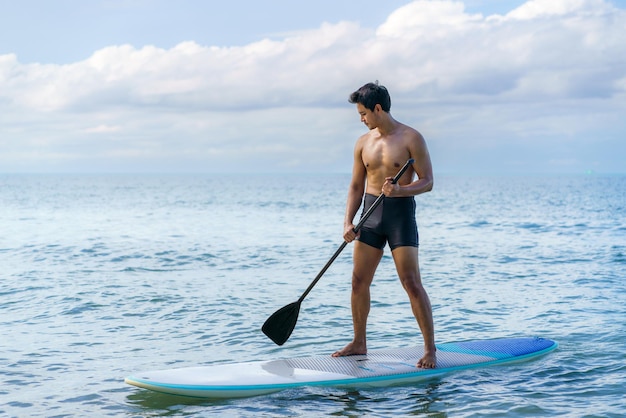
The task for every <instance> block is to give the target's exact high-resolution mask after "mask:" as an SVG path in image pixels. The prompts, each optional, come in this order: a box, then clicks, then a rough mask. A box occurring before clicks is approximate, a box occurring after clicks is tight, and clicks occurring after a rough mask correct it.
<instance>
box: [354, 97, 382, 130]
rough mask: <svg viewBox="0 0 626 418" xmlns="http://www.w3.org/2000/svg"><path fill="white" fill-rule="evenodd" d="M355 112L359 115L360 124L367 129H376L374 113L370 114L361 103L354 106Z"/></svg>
mask: <svg viewBox="0 0 626 418" xmlns="http://www.w3.org/2000/svg"><path fill="white" fill-rule="evenodd" d="M356 110H357V112H359V115H361V122H363V123H364V124H365V126H367V127H368V128H369V129H374V128H376V126H377V124H376V113H375V112H372V111H371V110H369V109H368V108H366V107H365V106H363V105H362V104H361V103H357V104H356ZM374 110H376V108H374Z"/></svg>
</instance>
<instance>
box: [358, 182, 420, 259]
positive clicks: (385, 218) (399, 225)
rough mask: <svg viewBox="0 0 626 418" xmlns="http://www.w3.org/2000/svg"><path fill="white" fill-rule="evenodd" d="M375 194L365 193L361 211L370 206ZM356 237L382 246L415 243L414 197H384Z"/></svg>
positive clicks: (381, 247) (416, 241) (396, 246)
mask: <svg viewBox="0 0 626 418" xmlns="http://www.w3.org/2000/svg"><path fill="white" fill-rule="evenodd" d="M376 198H377V196H374V195H371V194H366V195H365V199H364V200H363V213H362V214H361V217H363V214H365V212H367V210H368V209H369V208H370V206H372V204H373V203H374V201H375V200H376ZM359 241H361V242H363V243H365V244H367V245H371V246H372V247H376V248H379V249H383V248H384V247H385V243H387V242H389V247H390V248H391V250H394V249H396V248H398V247H407V246H408V247H417V246H418V245H419V234H418V232H417V222H416V221H415V199H414V198H413V197H412V196H411V197H385V198H384V199H383V201H382V202H381V204H380V205H378V207H377V208H376V209H374V212H373V213H372V214H371V215H370V217H369V218H367V220H366V221H365V223H364V224H363V226H362V227H361V235H360V237H359Z"/></svg>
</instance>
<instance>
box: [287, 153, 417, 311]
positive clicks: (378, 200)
mask: <svg viewBox="0 0 626 418" xmlns="http://www.w3.org/2000/svg"><path fill="white" fill-rule="evenodd" d="M414 162H415V160H414V159H413V158H409V159H408V160H407V162H406V163H405V164H404V165H403V166H402V168H401V169H400V171H398V174H396V175H395V177H394V178H393V180H391V183H392V184H396V183H397V182H398V180H400V177H402V175H403V174H404V172H405V171H406V170H407V169H408V168H409V167H410V166H411V164H413V163H414ZM384 199H385V194H384V193H381V194H380V196H378V197H377V198H376V200H375V201H374V203H372V206H370V207H369V209H368V210H367V212H365V213H364V214H363V216H362V217H361V220H360V221H359V223H358V224H356V226H355V227H354V228H353V231H354V232H359V229H361V227H362V226H363V224H365V221H367V218H369V217H370V215H371V214H372V213H373V212H374V210H376V208H377V207H378V206H379V205H380V204H381V202H382V201H383V200H384ZM347 245H348V243H347V242H346V241H344V242H342V243H341V245H340V246H339V248H338V249H337V251H335V254H333V256H332V257H331V258H330V260H328V262H327V263H326V265H325V266H324V267H323V268H322V270H320V272H319V273H318V274H317V276H316V277H315V279H314V280H313V281H312V282H311V284H310V285H309V287H307V289H306V290H305V291H304V293H303V294H302V296H300V299H298V303H302V301H303V300H304V298H306V297H307V295H308V294H309V292H310V291H311V290H312V289H313V287H314V286H315V285H316V284H317V282H319V280H320V279H321V278H322V276H323V275H324V273H326V270H328V268H329V267H330V265H331V264H333V262H334V261H335V260H336V259H337V257H339V254H341V252H342V251H343V249H344V248H346V246H347Z"/></svg>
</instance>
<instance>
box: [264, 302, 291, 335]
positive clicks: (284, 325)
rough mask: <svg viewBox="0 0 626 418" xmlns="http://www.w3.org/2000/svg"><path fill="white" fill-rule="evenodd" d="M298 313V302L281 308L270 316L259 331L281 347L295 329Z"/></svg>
mask: <svg viewBox="0 0 626 418" xmlns="http://www.w3.org/2000/svg"><path fill="white" fill-rule="evenodd" d="M299 313H300V302H294V303H290V304H289V305H287V306H283V307H282V308H280V309H279V310H277V311H276V312H274V313H273V314H272V316H270V317H269V318H267V321H265V323H264V324H263V327H262V328H261V330H262V331H263V334H265V335H267V336H268V337H269V339H270V340H272V341H274V342H275V343H276V344H278V345H283V344H285V342H286V341H287V340H288V339H289V336H290V335H291V333H292V332H293V329H294V328H295V327H296V321H298V314H299Z"/></svg>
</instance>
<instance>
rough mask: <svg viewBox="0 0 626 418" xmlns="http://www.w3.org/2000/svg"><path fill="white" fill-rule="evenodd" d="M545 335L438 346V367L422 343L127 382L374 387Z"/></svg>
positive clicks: (226, 391) (230, 391)
mask: <svg viewBox="0 0 626 418" xmlns="http://www.w3.org/2000/svg"><path fill="white" fill-rule="evenodd" d="M557 346H558V344H557V343H556V342H554V341H552V340H549V339H544V338H500V339H491V340H475V341H463V342H454V343H444V344H437V368H436V369H421V368H417V367H416V364H417V361H418V360H419V359H420V358H421V357H422V356H423V354H424V350H423V348H421V347H410V348H398V349H388V350H371V351H369V352H368V353H367V355H358V356H348V357H331V356H330V355H326V356H315V357H301V358H292V359H282V360H271V361H255V362H247V363H235V364H219V365H213V366H203V367H187V368H179V369H170V370H159V371H152V372H145V373H140V374H137V375H135V376H130V377H127V378H126V379H125V382H126V383H128V384H130V385H134V386H137V387H140V388H145V389H150V390H154V391H157V392H162V393H168V394H172V395H183V396H193V397H200V398H238V397H247V396H256V395H262V394H267V393H272V392H278V391H281V390H285V389H289V388H295V387H302V386H334V387H378V386H389V385H398V384H405V383H412V382H417V381H420V380H424V379H428V378H431V377H433V376H438V375H442V374H445V373H450V372H452V371H457V370H465V369H469V368H474V367H480V366H488V365H494V364H503V363H511V362H515V361H520V360H527V359H530V358H533V357H537V356H541V355H543V354H546V353H548V352H550V351H552V350H554V349H555V348H557Z"/></svg>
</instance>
